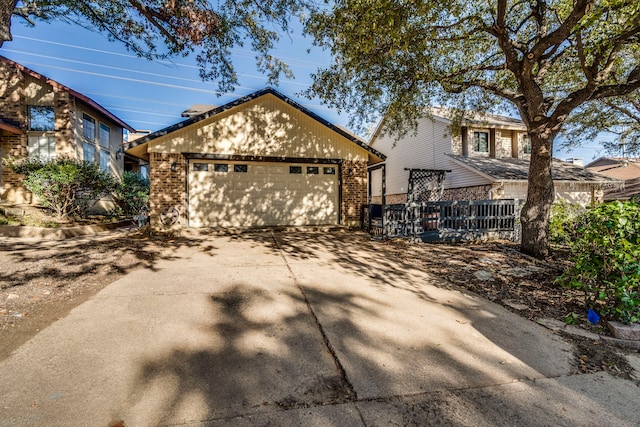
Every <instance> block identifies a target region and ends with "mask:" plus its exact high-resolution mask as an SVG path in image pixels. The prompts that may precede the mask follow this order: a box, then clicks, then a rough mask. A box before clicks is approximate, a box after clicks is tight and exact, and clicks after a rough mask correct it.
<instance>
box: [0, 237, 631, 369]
mask: <svg viewBox="0 0 640 427" xmlns="http://www.w3.org/2000/svg"><path fill="white" fill-rule="evenodd" d="M349 238H350V239H361V240H362V247H369V248H370V249H371V250H374V251H376V252H378V251H384V252H385V253H387V254H388V256H389V257H391V258H399V259H401V260H402V261H403V262H405V263H410V264H412V265H415V267H416V268H419V269H424V270H425V271H428V272H430V273H433V274H434V275H437V276H439V277H441V278H444V279H446V280H447V281H449V282H450V283H451V284H454V285H457V286H460V287H463V288H465V289H468V290H470V291H472V292H475V293H477V294H480V295H482V296H484V297H486V298H488V299H490V300H492V301H494V302H496V303H498V304H501V305H503V306H505V307H507V309H509V310H511V311H513V312H515V313H517V314H519V315H521V316H523V317H526V318H528V319H530V320H533V321H535V320H538V319H542V318H553V319H557V320H561V321H564V319H565V316H566V315H567V314H569V313H572V312H573V313H576V314H577V315H578V316H579V318H580V319H581V320H582V322H581V326H582V327H584V328H585V329H589V330H591V331H592V332H597V333H600V334H607V333H608V332H607V331H606V330H603V328H602V327H600V326H595V327H594V326H591V325H589V324H587V322H586V319H585V317H586V312H585V309H584V307H583V305H582V302H581V298H580V295H579V294H578V293H577V292H575V291H569V290H566V289H564V288H562V287H560V286H558V285H555V284H554V280H555V278H556V277H557V276H558V275H559V274H560V273H561V272H562V271H563V269H564V268H565V267H566V266H567V260H566V257H567V254H566V253H565V252H561V251H556V252H554V253H553V255H552V256H551V257H550V258H549V259H547V260H544V261H539V260H535V259H533V258H530V257H528V256H525V255H523V254H521V253H519V252H518V251H517V246H515V245H513V244H511V243H508V242H498V243H483V244H464V245H462V244H424V243H409V242H406V241H402V240H395V241H387V242H385V241H371V240H370V239H369V237H368V236H367V235H365V234H363V233H354V234H353V236H352V235H350V236H349ZM183 244H189V243H188V241H187V239H180V238H175V239H174V238H170V237H163V238H160V237H150V236H148V235H143V234H141V233H136V232H122V231H118V232H113V233H111V234H109V235H107V236H103V237H99V238H98V237H86V238H80V239H73V240H69V241H63V242H51V241H42V242H35V243H16V241H12V240H11V239H3V240H0V266H1V268H0V360H2V359H4V358H6V357H7V356H8V355H9V354H11V352H12V351H13V350H14V349H16V348H18V347H19V346H21V345H22V344H23V343H25V342H26V341H28V340H29V339H30V338H31V337H32V336H33V335H35V334H37V333H38V331H39V330H41V329H43V328H45V327H46V326H47V325H49V324H50V323H52V322H54V321H55V320H57V319H59V318H61V317H64V316H65V315H66V313H68V312H69V310H71V309H72V308H73V307H75V306H77V305H79V304H81V303H82V302H83V301H85V300H86V299H88V298H89V297H91V296H92V295H94V294H95V293H97V292H98V291H99V290H100V289H102V288H104V287H105V286H106V285H108V284H109V283H111V282H113V281H115V280H117V279H119V278H120V277H122V276H123V275H125V274H127V273H129V272H131V271H133V270H135V269H138V268H153V265H154V263H155V261H156V260H158V259H160V258H161V257H167V256H170V253H171V248H172V247H174V246H176V245H183ZM570 339H571V340H573V341H574V344H575V347H576V357H577V360H576V366H577V367H579V368H580V369H581V370H582V371H583V372H593V371H596V370H607V371H609V372H611V373H613V374H615V375H621V376H628V375H629V373H630V372H631V368H630V367H629V366H628V364H626V361H625V359H624V358H623V357H620V355H619V353H620V351H619V350H616V349H612V348H611V347H610V346H609V345H607V344H605V343H602V342H600V341H598V342H595V343H594V342H591V341H589V340H585V339H580V338H570Z"/></svg>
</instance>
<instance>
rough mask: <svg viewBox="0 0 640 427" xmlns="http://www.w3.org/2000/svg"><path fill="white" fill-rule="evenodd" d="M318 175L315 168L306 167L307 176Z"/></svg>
mask: <svg viewBox="0 0 640 427" xmlns="http://www.w3.org/2000/svg"><path fill="white" fill-rule="evenodd" d="M318 173H319V171H318V167H317V166H307V175H318Z"/></svg>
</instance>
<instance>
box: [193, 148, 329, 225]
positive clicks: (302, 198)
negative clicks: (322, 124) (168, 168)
mask: <svg viewBox="0 0 640 427" xmlns="http://www.w3.org/2000/svg"><path fill="white" fill-rule="evenodd" d="M337 223H338V166H337V165H333V164H332V165H322V164H305V163H266V162H225V161H205V160H191V161H190V163H189V226H191V227H248V226H264V225H320V224H337Z"/></svg>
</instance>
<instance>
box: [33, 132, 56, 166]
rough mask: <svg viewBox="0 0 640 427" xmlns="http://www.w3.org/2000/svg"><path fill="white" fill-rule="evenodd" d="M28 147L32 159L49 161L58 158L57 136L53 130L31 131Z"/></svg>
mask: <svg viewBox="0 0 640 427" xmlns="http://www.w3.org/2000/svg"><path fill="white" fill-rule="evenodd" d="M27 147H28V150H29V158H30V159H40V160H44V161H49V160H54V159H55V158H56V136H55V134H54V133H53V132H39V133H38V132H29V134H28V135H27Z"/></svg>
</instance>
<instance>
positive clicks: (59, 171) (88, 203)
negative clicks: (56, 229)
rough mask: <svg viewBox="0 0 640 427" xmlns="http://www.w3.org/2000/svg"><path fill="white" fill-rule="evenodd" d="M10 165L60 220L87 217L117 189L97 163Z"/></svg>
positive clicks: (64, 161) (24, 161) (56, 161)
mask: <svg viewBox="0 0 640 427" xmlns="http://www.w3.org/2000/svg"><path fill="white" fill-rule="evenodd" d="M7 163H8V164H10V166H11V167H12V168H13V169H14V171H16V172H17V173H21V174H24V175H25V179H24V181H23V183H24V186H25V187H26V188H27V190H29V191H31V192H32V193H33V194H34V195H35V196H36V197H37V199H38V202H39V203H40V204H41V205H42V206H44V207H46V208H49V209H51V210H52V211H53V212H55V214H56V215H57V217H58V218H66V217H68V216H71V215H83V214H84V213H85V212H86V211H87V210H88V209H89V208H91V207H92V206H93V205H94V204H95V202H97V201H98V200H99V199H100V198H102V197H104V196H106V195H107V194H109V193H110V191H111V189H112V187H113V180H112V178H111V176H110V175H109V174H108V173H106V172H103V171H101V170H100V166H99V165H98V164H96V163H87V162H84V161H82V160H76V159H70V158H66V157H59V158H56V159H54V160H51V161H41V160H37V159H35V160H34V159H26V158H25V159H20V160H16V159H13V160H9V161H8V162H7Z"/></svg>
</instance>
